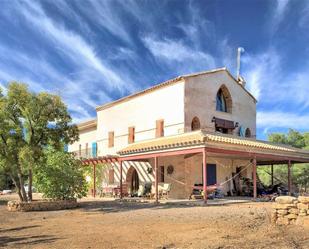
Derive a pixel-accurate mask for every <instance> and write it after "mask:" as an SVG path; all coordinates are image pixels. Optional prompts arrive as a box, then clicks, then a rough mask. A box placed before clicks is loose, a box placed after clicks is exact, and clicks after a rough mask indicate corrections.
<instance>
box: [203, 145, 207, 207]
mask: <svg viewBox="0 0 309 249" xmlns="http://www.w3.org/2000/svg"><path fill="white" fill-rule="evenodd" d="M203 192H204V203H205V204H207V155H206V149H204V150H203Z"/></svg>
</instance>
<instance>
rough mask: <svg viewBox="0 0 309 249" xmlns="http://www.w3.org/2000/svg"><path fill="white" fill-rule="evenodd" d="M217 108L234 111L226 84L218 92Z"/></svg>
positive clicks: (222, 110)
mask: <svg viewBox="0 0 309 249" xmlns="http://www.w3.org/2000/svg"><path fill="white" fill-rule="evenodd" d="M216 110H217V111H220V112H230V113H231V112H232V98H231V94H230V92H229V91H228V89H227V88H226V86H225V85H223V86H221V87H220V89H219V90H218V92H217V96H216Z"/></svg>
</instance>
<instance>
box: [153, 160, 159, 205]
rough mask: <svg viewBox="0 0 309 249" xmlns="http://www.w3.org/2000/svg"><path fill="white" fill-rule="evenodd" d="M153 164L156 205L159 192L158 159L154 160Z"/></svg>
mask: <svg viewBox="0 0 309 249" xmlns="http://www.w3.org/2000/svg"><path fill="white" fill-rule="evenodd" d="M154 164H155V198H156V203H159V191H158V157H155V158H154Z"/></svg>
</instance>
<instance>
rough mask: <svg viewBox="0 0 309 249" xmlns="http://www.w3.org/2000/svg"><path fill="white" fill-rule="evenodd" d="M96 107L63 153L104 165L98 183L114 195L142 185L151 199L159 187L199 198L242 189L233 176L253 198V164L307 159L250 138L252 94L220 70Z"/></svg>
mask: <svg viewBox="0 0 309 249" xmlns="http://www.w3.org/2000/svg"><path fill="white" fill-rule="evenodd" d="M96 111H97V118H96V119H95V120H91V121H88V122H85V123H81V124H79V125H78V127H79V132H80V139H79V141H78V142H76V143H74V144H73V145H71V146H69V151H71V152H74V153H76V155H78V156H79V157H80V158H82V159H83V162H84V164H88V165H92V166H93V167H94V168H95V167H96V166H97V165H100V164H105V165H107V167H102V170H103V171H104V176H103V178H102V179H101V180H100V181H102V184H100V185H101V186H102V188H103V189H104V188H105V189H106V188H111V189H113V188H114V189H117V188H118V189H119V191H120V196H121V197H122V196H123V195H124V194H130V195H132V196H136V195H142V192H143V191H145V188H146V186H147V185H148V186H150V188H151V190H150V192H152V193H153V194H154V196H155V198H156V200H157V199H158V198H159V193H160V189H163V190H164V189H165V190H166V191H167V192H168V194H169V197H171V198H188V197H190V196H191V194H192V192H193V191H194V189H197V190H198V189H200V190H203V192H202V193H206V194H204V195H203V196H204V199H205V201H206V200H207V192H209V190H210V189H213V187H214V186H215V187H216V188H219V189H220V191H221V192H222V193H223V194H228V193H229V194H232V193H234V194H235V193H238V194H239V193H240V192H242V191H248V189H247V190H246V189H242V188H239V187H238V186H237V184H238V183H237V182H236V181H235V179H238V182H239V181H244V180H245V179H249V180H250V181H251V186H252V189H251V193H252V192H253V195H254V197H256V195H257V179H256V167H257V165H272V164H286V165H287V166H288V169H289V172H290V168H291V165H292V164H293V163H301V162H309V153H308V152H305V151H303V150H299V149H296V148H292V147H287V146H283V145H278V144H271V143H268V142H265V141H258V140H256V100H255V98H254V97H253V96H252V95H251V94H250V92H248V90H246V88H245V82H244V81H242V80H236V79H235V78H234V77H233V76H232V75H231V74H230V73H229V71H228V70H227V69H226V68H221V69H216V70H212V71H207V72H201V73H196V74H190V75H184V76H180V77H177V78H175V79H172V80H168V81H166V82H163V83H161V84H159V85H156V86H154V87H151V88H149V89H146V90H144V91H141V92H138V93H135V94H133V95H130V96H127V97H124V98H122V99H119V100H116V101H114V102H111V103H108V104H105V105H102V106H99V107H97V108H96ZM97 167H99V166H97ZM235 182H236V183H235ZM252 182H253V184H252ZM249 185H250V184H249ZM210 186H211V187H210ZM249 188H250V187H249ZM290 188H291V177H289V190H290ZM236 190H237V191H236ZM93 193H94V194H95V190H94V192H93Z"/></svg>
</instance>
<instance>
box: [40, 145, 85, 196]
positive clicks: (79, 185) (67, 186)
mask: <svg viewBox="0 0 309 249" xmlns="http://www.w3.org/2000/svg"><path fill="white" fill-rule="evenodd" d="M35 183H36V187H37V188H38V190H39V192H42V193H43V195H44V197H47V198H51V199H56V200H68V199H73V198H82V197H83V196H86V195H87V184H86V180H85V178H84V169H83V166H82V165H81V162H80V161H79V160H77V159H75V158H74V157H73V155H72V154H70V153H67V152H64V151H56V150H53V149H48V150H47V152H46V160H45V165H44V166H42V167H38V169H37V170H36V172H35Z"/></svg>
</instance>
